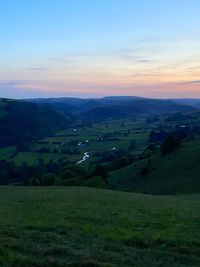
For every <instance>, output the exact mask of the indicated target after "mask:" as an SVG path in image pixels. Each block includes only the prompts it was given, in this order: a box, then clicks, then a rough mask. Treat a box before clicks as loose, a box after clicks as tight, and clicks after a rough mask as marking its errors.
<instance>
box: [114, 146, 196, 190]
mask: <svg viewBox="0 0 200 267" xmlns="http://www.w3.org/2000/svg"><path fill="white" fill-rule="evenodd" d="M199 151H200V141H190V142H185V143H182V144H181V146H180V148H179V149H178V150H177V151H175V152H173V153H171V154H168V155H166V156H162V155H161V153H160V152H157V153H156V154H155V155H153V156H152V157H151V162H150V164H149V168H148V169H149V173H147V174H146V175H141V171H142V169H143V168H144V167H145V166H147V164H148V159H144V160H141V161H138V162H136V163H134V164H132V165H130V166H128V167H125V168H123V169H120V170H118V171H115V172H113V173H112V174H111V177H110V179H109V182H110V185H111V187H112V188H115V189H120V190H128V191H133V192H143V193H151V194H177V193H196V192H200V176H199V174H200V164H199V162H200V153H199Z"/></svg>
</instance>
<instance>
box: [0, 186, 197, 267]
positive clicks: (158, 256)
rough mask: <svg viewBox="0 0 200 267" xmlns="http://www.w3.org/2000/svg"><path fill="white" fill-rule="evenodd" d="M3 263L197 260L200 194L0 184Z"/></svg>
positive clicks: (172, 263) (192, 263)
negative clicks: (127, 191)
mask: <svg viewBox="0 0 200 267" xmlns="http://www.w3.org/2000/svg"><path fill="white" fill-rule="evenodd" d="M0 202H1V205H0V214H1V216H0V239H1V240H0V242H1V247H0V266H10V267H11V266H13V267H14V266H15V267H16V266H20V267H21V266H34V267H37V266H38V267H39V266H41V267H44V266H48V267H49V266H152V267H155V266H169V267H173V266H174V267H175V266H199V265H200V256H199V255H200V249H199V247H200V242H199V240H200V231H199V230H200V225H199V216H200V210H199V204H200V196H199V195H179V196H151V195H142V194H135V193H126V192H116V191H111V190H103V189H91V188H84V187H9V186H7V187H3V186H2V187H0Z"/></svg>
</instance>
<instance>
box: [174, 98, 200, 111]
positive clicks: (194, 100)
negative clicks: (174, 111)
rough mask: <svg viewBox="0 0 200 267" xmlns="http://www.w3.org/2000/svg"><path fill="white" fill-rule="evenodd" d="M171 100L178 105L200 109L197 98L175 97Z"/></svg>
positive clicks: (199, 102) (199, 100) (199, 101)
mask: <svg viewBox="0 0 200 267" xmlns="http://www.w3.org/2000/svg"><path fill="white" fill-rule="evenodd" d="M171 101H173V102H174V103H176V104H179V105H188V106H192V107H195V108H198V109H200V99H199V98H176V99H171Z"/></svg>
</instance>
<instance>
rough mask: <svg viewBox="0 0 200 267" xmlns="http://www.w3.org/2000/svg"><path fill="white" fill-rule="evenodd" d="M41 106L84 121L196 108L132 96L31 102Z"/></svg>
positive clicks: (37, 100)
mask: <svg viewBox="0 0 200 267" xmlns="http://www.w3.org/2000/svg"><path fill="white" fill-rule="evenodd" d="M29 101H31V102H33V103H36V104H38V105H40V106H48V107H52V108H54V109H55V110H57V111H60V112H62V113H64V114H69V113H70V112H71V113H73V114H79V115H80V116H81V117H82V118H83V119H89V120H91V121H99V120H104V119H107V118H110V117H112V118H119V117H124V116H127V115H131V114H135V113H136V114H137V113H140V114H167V113H173V112H180V111H192V110H194V109H195V108H194V107H191V106H188V105H180V104H176V103H174V102H173V101H170V100H156V99H147V98H140V97H132V96H111V97H104V98H99V99H98V98H93V99H80V98H50V99H31V100H29Z"/></svg>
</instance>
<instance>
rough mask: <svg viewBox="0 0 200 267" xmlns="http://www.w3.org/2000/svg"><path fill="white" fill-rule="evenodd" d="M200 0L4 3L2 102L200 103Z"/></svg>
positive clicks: (0, 18)
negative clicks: (112, 99)
mask: <svg viewBox="0 0 200 267" xmlns="http://www.w3.org/2000/svg"><path fill="white" fill-rule="evenodd" d="M199 12H200V1H199V0H162V1H161V0H0V97H9V98H32V97H60V96H70V97H71V96H73V97H102V96H106V95H136V96H145V97H153V98H179V97H183V98H186V97H191V98H195V97H198V98H200V16H199Z"/></svg>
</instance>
